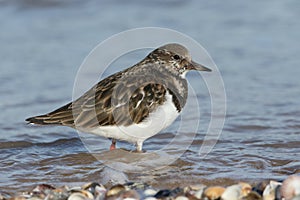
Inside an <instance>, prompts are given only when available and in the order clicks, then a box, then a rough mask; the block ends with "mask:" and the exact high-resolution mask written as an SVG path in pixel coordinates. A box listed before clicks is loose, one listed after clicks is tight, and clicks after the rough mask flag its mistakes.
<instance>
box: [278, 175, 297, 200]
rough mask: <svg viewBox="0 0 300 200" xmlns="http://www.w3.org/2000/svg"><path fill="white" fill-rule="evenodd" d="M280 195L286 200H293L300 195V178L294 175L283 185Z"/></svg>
mask: <svg viewBox="0 0 300 200" xmlns="http://www.w3.org/2000/svg"><path fill="white" fill-rule="evenodd" d="M280 193H281V196H282V198H284V199H285V200H291V199H293V197H296V196H299V195H300V176H296V175H292V176H289V177H288V178H287V179H285V180H284V181H283V183H282V186H281V189H280Z"/></svg>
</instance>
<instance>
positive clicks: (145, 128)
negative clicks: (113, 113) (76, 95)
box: [89, 92, 179, 143]
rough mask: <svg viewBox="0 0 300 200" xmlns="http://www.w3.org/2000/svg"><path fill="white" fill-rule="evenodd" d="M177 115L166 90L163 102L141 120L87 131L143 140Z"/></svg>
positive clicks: (132, 141) (126, 139)
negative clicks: (130, 123)
mask: <svg viewBox="0 0 300 200" xmlns="http://www.w3.org/2000/svg"><path fill="white" fill-rule="evenodd" d="M178 115H179V113H178V111H177V109H176V107H175V105H174V103H173V102H172V96H171V95H170V94H169V93H168V92H167V93H166V101H165V102H164V104H162V105H161V106H159V107H158V108H157V109H156V110H155V111H154V112H152V113H150V114H149V116H148V117H147V118H146V119H145V120H144V121H143V122H141V123H139V124H132V125H129V126H117V125H116V126H101V127H98V128H95V129H93V130H90V131H89V132H90V133H93V134H96V135H100V136H103V137H107V138H114V139H117V140H124V141H128V142H131V143H137V142H143V141H144V140H146V139H147V138H149V137H152V136H153V135H155V134H157V133H159V132H160V131H161V130H163V129H165V128H166V127H168V126H169V125H171V124H172V122H173V121H174V120H175V119H176V118H177V117H178Z"/></svg>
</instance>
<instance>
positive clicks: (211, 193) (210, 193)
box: [204, 186, 225, 200]
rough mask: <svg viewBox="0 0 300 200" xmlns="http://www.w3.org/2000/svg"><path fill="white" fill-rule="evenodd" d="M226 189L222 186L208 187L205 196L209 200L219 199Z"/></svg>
mask: <svg viewBox="0 0 300 200" xmlns="http://www.w3.org/2000/svg"><path fill="white" fill-rule="evenodd" d="M224 191H225V188H224V187H220V186H213V187H208V188H206V189H205V191H204V196H205V197H207V198H208V199H209V200H215V199H219V198H220V197H221V196H222V194H223V193H224Z"/></svg>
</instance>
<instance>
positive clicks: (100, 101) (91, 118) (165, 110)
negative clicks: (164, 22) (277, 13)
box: [26, 43, 211, 151]
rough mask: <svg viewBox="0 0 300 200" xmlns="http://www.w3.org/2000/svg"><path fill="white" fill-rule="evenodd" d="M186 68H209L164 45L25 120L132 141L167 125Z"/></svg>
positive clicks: (180, 100)
mask: <svg viewBox="0 0 300 200" xmlns="http://www.w3.org/2000/svg"><path fill="white" fill-rule="evenodd" d="M190 70H198V71H211V70H210V69H209V68H207V67H204V66H203V65H201V64H198V63H196V62H194V61H193V60H192V59H191V55H190V53H189V51H188V50H187V48H185V47H184V46H182V45H180V44H175V43H174V44H166V45H164V46H161V47H159V48H157V49H155V50H153V51H152V52H151V53H150V54H148V56H146V58H144V59H143V60H142V61H140V62H139V63H137V64H135V65H133V66H132V67H129V68H127V69H125V70H123V71H120V72H117V73H115V74H113V75H111V76H109V77H107V78H105V79H103V80H101V81H100V82H98V83H97V84H96V85H95V86H93V87H92V88H91V89H90V90H88V91H87V92H86V93H84V94H83V95H82V96H81V97H79V98H78V99H76V100H75V101H73V102H70V103H68V104H67V105H64V106H62V107H60V108H58V109H57V110H55V111H53V112H50V113H48V114H44V115H39V116H35V117H30V118H28V119H26V121H27V122H29V123H32V124H40V125H62V126H69V127H72V128H75V129H77V130H80V131H83V132H89V133H93V134H96V135H100V136H103V137H106V138H110V139H112V144H111V146H110V149H111V150H112V149H115V144H116V141H117V140H123V141H127V142H130V143H133V144H135V145H136V150H137V151H142V145H143V142H144V141H145V140H146V139H148V138H150V137H151V136H153V135H155V134H157V133H159V132H160V131H161V130H163V129H164V128H166V127H168V126H169V125H170V124H172V122H173V121H174V120H175V119H176V118H177V117H178V115H179V114H180V112H181V111H182V109H183V107H184V105H185V104H186V100H187V93H188V84H187V80H186V78H185V75H186V73H187V72H188V71H190Z"/></svg>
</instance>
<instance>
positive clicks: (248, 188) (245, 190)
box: [239, 182, 252, 197]
mask: <svg viewBox="0 0 300 200" xmlns="http://www.w3.org/2000/svg"><path fill="white" fill-rule="evenodd" d="M239 185H241V186H242V196H243V197H245V196H247V195H248V194H249V193H250V192H251V191H252V186H251V185H250V184H249V183H245V182H240V183H239Z"/></svg>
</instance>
